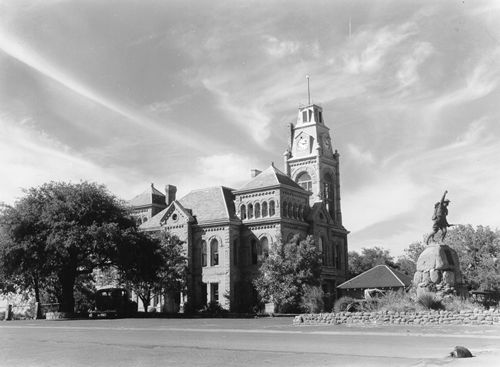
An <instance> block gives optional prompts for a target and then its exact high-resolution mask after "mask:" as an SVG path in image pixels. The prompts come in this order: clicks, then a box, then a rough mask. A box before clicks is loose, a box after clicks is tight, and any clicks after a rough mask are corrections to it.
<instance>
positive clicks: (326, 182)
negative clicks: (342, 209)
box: [323, 173, 335, 216]
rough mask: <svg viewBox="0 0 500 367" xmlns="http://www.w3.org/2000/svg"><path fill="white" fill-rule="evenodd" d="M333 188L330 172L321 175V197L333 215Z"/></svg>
mask: <svg viewBox="0 0 500 367" xmlns="http://www.w3.org/2000/svg"><path fill="white" fill-rule="evenodd" d="M334 195H335V193H334V188H333V176H332V175H331V174H330V173H327V174H325V176H324V177H323V198H324V200H325V203H326V207H327V209H328V211H329V212H330V214H331V215H332V216H333V215H334V214H335V209H334V208H335V207H334V205H335V197H334Z"/></svg>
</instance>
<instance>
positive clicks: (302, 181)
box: [296, 172, 312, 191]
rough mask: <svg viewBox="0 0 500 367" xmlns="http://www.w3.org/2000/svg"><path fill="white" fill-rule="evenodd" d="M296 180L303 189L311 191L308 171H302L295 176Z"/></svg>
mask: <svg viewBox="0 0 500 367" xmlns="http://www.w3.org/2000/svg"><path fill="white" fill-rule="evenodd" d="M296 181H297V183H298V184H299V185H300V186H301V187H302V188H303V189H304V190H307V191H312V179H311V176H309V173H307V172H302V173H301V174H299V175H298V176H297V180H296Z"/></svg>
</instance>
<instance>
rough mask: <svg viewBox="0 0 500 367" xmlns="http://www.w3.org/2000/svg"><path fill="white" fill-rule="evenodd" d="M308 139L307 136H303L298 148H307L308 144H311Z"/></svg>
mask: <svg viewBox="0 0 500 367" xmlns="http://www.w3.org/2000/svg"><path fill="white" fill-rule="evenodd" d="M307 140H308V139H307V138H306V137H305V136H302V137H301V138H300V139H299V141H298V142H297V149H299V150H305V149H307V146H308V145H309V142H308V141H307Z"/></svg>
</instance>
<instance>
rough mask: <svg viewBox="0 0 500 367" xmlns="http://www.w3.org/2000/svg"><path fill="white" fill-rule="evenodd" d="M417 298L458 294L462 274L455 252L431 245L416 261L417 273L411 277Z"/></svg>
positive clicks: (445, 246)
mask: <svg viewBox="0 0 500 367" xmlns="http://www.w3.org/2000/svg"><path fill="white" fill-rule="evenodd" d="M413 286H414V287H415V288H416V291H417V296H419V295H421V294H423V293H426V292H433V293H436V294H437V295H438V296H441V297H443V296H446V295H449V294H454V295H457V294H460V293H461V288H462V273H461V271H460V262H459V260H458V255H457V252H456V251H455V250H454V249H452V248H451V247H449V246H447V245H443V244H438V243H435V242H434V243H431V244H430V245H429V246H427V248H426V249H425V250H424V251H423V252H422V253H421V254H420V256H419V258H418V260H417V271H416V272H415V275H414V276H413Z"/></svg>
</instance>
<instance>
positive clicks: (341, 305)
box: [333, 296, 363, 312]
mask: <svg viewBox="0 0 500 367" xmlns="http://www.w3.org/2000/svg"><path fill="white" fill-rule="evenodd" d="M362 302H363V300H361V299H356V298H352V297H349V296H344V297H340V298H339V299H338V300H337V301H336V302H335V304H334V305H333V310H334V311H335V312H357V311H361V310H362V308H363V307H362V306H361V303H362Z"/></svg>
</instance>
